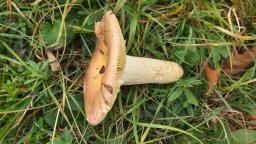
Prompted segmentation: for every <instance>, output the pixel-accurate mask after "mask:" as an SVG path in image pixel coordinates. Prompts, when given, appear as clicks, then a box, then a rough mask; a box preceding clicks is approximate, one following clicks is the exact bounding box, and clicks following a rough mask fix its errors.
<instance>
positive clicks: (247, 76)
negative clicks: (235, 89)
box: [239, 63, 256, 82]
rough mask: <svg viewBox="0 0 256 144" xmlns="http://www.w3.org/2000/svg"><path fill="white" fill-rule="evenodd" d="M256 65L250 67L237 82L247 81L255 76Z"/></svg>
mask: <svg viewBox="0 0 256 144" xmlns="http://www.w3.org/2000/svg"><path fill="white" fill-rule="evenodd" d="M255 69H256V63H255V64H254V65H253V66H252V68H250V69H248V70H247V71H246V73H245V74H244V75H243V76H242V78H241V79H240V80H239V81H243V82H244V81H248V80H250V79H252V78H253V77H254V75H255Z"/></svg>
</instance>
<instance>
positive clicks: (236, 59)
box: [223, 47, 256, 76]
mask: <svg viewBox="0 0 256 144" xmlns="http://www.w3.org/2000/svg"><path fill="white" fill-rule="evenodd" d="M232 55H233V56H232V57H231V60H230V59H226V60H224V62H223V71H224V72H225V73H226V74H228V75H230V76H235V75H239V74H242V73H243V72H244V71H245V70H246V68H247V67H248V66H249V65H250V63H251V62H252V61H253V60H254V59H255V58H256V47H254V48H252V49H250V50H248V51H246V52H244V53H243V54H238V53H236V52H233V53H232Z"/></svg>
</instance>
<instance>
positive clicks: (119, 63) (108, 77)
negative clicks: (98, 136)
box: [83, 11, 183, 125]
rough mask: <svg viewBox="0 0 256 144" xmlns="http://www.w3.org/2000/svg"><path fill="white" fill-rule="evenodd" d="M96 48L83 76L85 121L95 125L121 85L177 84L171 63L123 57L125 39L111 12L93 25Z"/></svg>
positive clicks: (176, 68)
mask: <svg viewBox="0 0 256 144" xmlns="http://www.w3.org/2000/svg"><path fill="white" fill-rule="evenodd" d="M95 34H96V37H97V43H96V48H95V51H94V53H93V56H92V59H91V62H90V64H89V66H88V68H87V71H86V73H85V76H84V86H83V87H84V92H83V93H84V102H85V112H86V119H87V121H88V122H89V123H90V124H92V125H97V124H99V123H100V122H101V121H102V120H103V119H104V117H105V116H106V115H107V113H108V112H109V111H110V109H111V107H112V106H113V104H114V102H115V99H116V97H117V94H118V92H119V89H120V86H121V85H133V84H146V83H157V84H164V83H170V82H174V81H177V80H178V79H179V78H180V77H181V76H182V75H183V70H182V68H181V67H180V66H179V65H178V64H177V63H174V62H170V61H162V60H156V59H151V58H141V57H134V56H128V55H126V47H125V40H124V38H123V35H122V32H121V29H120V26H119V23H118V20H117V18H116V16H115V14H114V13H113V12H112V11H108V12H106V14H105V15H104V16H103V18H102V20H101V21H100V22H97V23H96V24H95Z"/></svg>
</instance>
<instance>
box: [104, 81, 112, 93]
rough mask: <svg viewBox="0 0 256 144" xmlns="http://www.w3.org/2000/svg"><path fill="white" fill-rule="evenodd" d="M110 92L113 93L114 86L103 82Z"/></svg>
mask: <svg viewBox="0 0 256 144" xmlns="http://www.w3.org/2000/svg"><path fill="white" fill-rule="evenodd" d="M102 85H103V86H104V87H105V88H106V89H107V91H108V92H109V93H110V94H113V87H112V86H110V85H107V84H104V83H103V84H102Z"/></svg>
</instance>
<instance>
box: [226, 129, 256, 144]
mask: <svg viewBox="0 0 256 144" xmlns="http://www.w3.org/2000/svg"><path fill="white" fill-rule="evenodd" d="M230 136H231V143H232V144H255V143H256V130H249V129H240V130H236V131H234V132H232V133H231V135H230Z"/></svg>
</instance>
